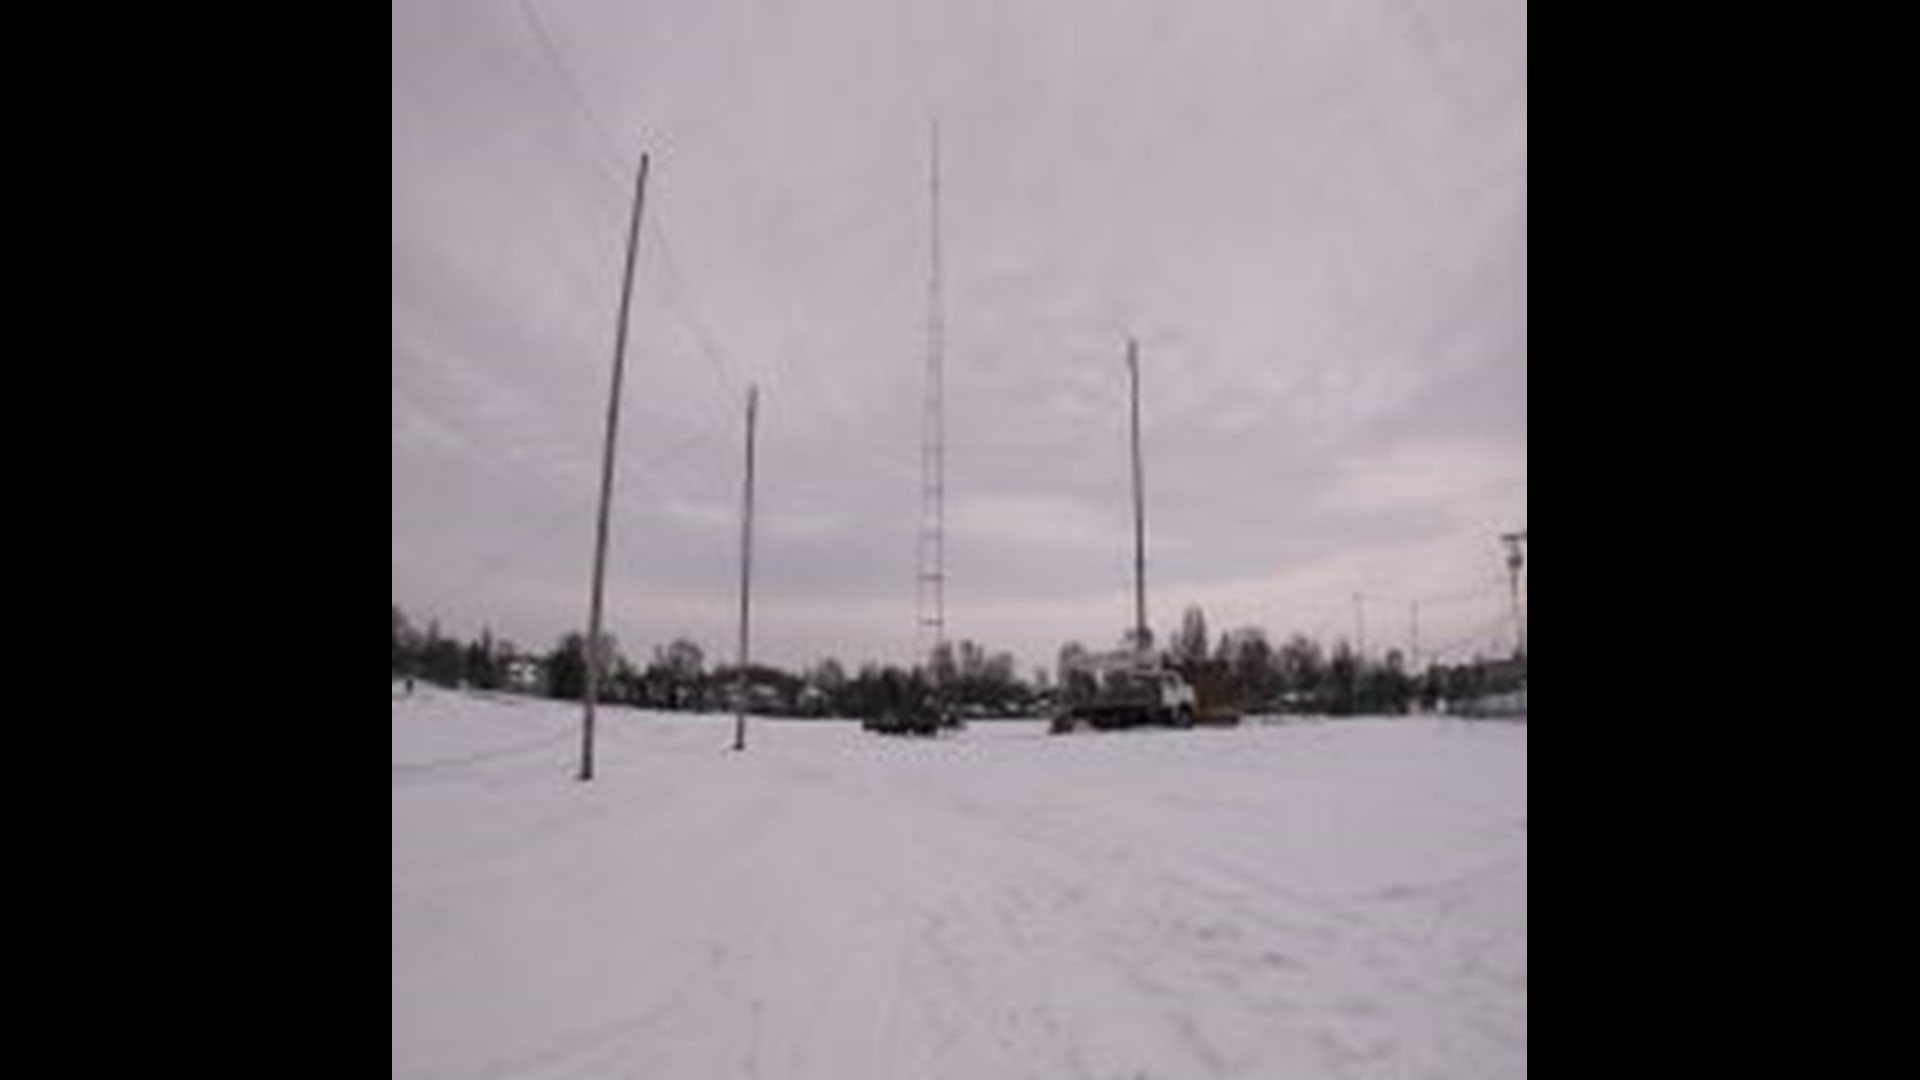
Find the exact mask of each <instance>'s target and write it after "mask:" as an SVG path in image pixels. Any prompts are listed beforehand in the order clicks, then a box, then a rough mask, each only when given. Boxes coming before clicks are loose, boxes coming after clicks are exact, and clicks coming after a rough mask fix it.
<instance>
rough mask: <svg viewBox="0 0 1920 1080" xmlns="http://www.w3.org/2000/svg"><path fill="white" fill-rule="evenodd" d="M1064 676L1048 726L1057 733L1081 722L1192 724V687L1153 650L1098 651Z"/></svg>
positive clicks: (1108, 725)
mask: <svg viewBox="0 0 1920 1080" xmlns="http://www.w3.org/2000/svg"><path fill="white" fill-rule="evenodd" d="M1063 675H1064V676H1065V681H1064V682H1063V684H1062V686H1061V691H1062V694H1063V699H1062V701H1061V703H1060V708H1059V709H1058V710H1057V711H1056V712H1055V713H1054V716H1053V722H1052V724H1051V727H1050V729H1051V730H1052V732H1053V733H1054V734H1056V735H1060V734H1065V733H1067V732H1070V731H1073V730H1075V729H1077V728H1081V727H1091V728H1095V729H1098V730H1102V731H1105V730H1108V729H1112V728H1129V727H1140V726H1143V725H1158V726H1163V727H1183V728H1184V727H1192V726H1193V721H1194V714H1195V699H1194V693H1193V687H1192V686H1190V685H1188V683H1187V680H1186V679H1185V678H1182V677H1181V675H1180V673H1179V672H1177V671H1175V670H1173V669H1172V668H1170V667H1168V666H1167V665H1166V663H1165V662H1164V661H1163V660H1162V659H1161V657H1160V656H1159V655H1158V654H1156V653H1152V652H1144V651H1135V650H1131V649H1123V650H1120V651H1119V652H1113V653H1103V654H1098V655H1094V656H1090V657H1088V658H1087V659H1086V660H1085V661H1084V662H1082V663H1080V664H1077V665H1075V666H1073V667H1071V668H1069V669H1067V671H1065V672H1063Z"/></svg>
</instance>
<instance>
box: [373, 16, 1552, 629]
mask: <svg viewBox="0 0 1920 1080" xmlns="http://www.w3.org/2000/svg"><path fill="white" fill-rule="evenodd" d="M1526 79H1527V65H1526V8H1525V5H1524V3H1521V2H1519V0H1469V2H1450V3H1447V4H1431V3H1422V2H1417V0H1394V2H1388V0H1375V2H1355V0H1298V2H1289V3H1283V4H1274V3H1270V2H1266V0H1258V2H1256V0H1244V2H1237V0H1217V2H1210V3H1200V4H1191V3H1161V2H1149V0H1126V2H1115V3H1103V4H1100V5H1087V4H1084V3H1071V2H1064V0H1062V2H1033V0H1028V2H1019V3H1015V2H1012V0H1003V2H979V3H898V2H892V0H886V2H882V0H833V2H823V3H813V4H806V5H776V4H764V3H756V2H749V0H702V2H694V0H686V2H675V0H659V2H649V3H640V4H633V3H616V2H612V0H524V3H523V2H521V0H481V2H472V3H468V2H461V3H454V2H432V0H397V2H396V3H395V4H394V8H393V342H392V356H393V576H394V597H395V599H396V600H397V601H398V602H400V603H402V604H403V605H405V606H408V607H409V608H410V609H413V610H416V611H418V612H420V613H422V614H426V613H435V614H438V615H440V616H441V617H442V619H443V620H445V621H446V622H447V623H449V624H450V625H452V626H455V627H458V628H461V629H463V630H464V631H466V632H473V631H475V630H477V629H478V627H479V626H480V625H481V624H482V623H483V622H484V623H489V624H491V625H493V627H494V628H495V630H496V631H497V632H502V633H506V634H507V635H509V636H512V637H515V638H517V639H519V640H521V641H522V642H523V643H525V644H530V645H545V644H547V643H549V642H550V641H551V640H552V639H553V638H554V637H555V636H557V635H558V634H559V633H561V632H562V631H564V630H565V629H568V628H570V627H573V626H576V625H578V623H579V622H580V621H581V620H582V618H583V615H582V612H583V611H584V607H585V593H586V563H587V558H586V557H587V554H588V547H589V542H590V538H591V527H592V503H593V496H594V486H595V484H596V482H597V467H598V453H599V434H600V424H601V416H602V410H603V409H604V394H605V390H606V379H607V367H608V363H609V360H610V358H611V352H612V342H613V329H614V327H613V323H614V317H615V310H616V304H617V292H618V285H619V268H620V259H621V255H622V244H623V242H624V225H625V216H626V199H627V196H628V185H629V184H630V178H629V176H628V172H629V171H630V169H631V167H632V160H633V159H634V158H635V157H637V154H638V152H639V151H640V150H641V149H642V148H645V149H648V150H650V151H651V152H652V153H653V154H654V175H653V177H652V183H651V184H650V188H649V192H648V207H647V215H648V218H647V220H648V226H647V230H646V234H645V236H644V238H643V242H642V254H641V265H640V280H639V286H638V292H637V295H636V298H635V311H634V318H633V334H634V336H633V340H632V343H631V346H630V355H629V365H630V368H629V376H628V378H629V382H628V394H627V398H626V401H625V410H626V416H625V421H624V427H623V432H622V444H621V454H620V479H621V483H620V488H619V495H618V502H617V503H616V527H615V548H614V560H613V569H612V573H611V576H610V589H611V591H612V592H611V596H610V602H611V604H612V609H613V621H612V626H613V629H614V630H615V632H617V633H618V634H619V635H620V636H621V638H622V640H623V641H625V642H626V643H627V645H628V648H629V650H630V651H643V650H644V649H645V648H646V647H648V646H649V645H651V644H652V643H655V642H657V641H660V640H662V639H664V638H665V637H667V636H670V635H673V634H677V633H689V634H693V635H695V636H697V637H699V638H701V639H702V640H703V641H704V642H705V643H706V644H707V645H708V647H709V648H711V649H718V648H720V647H721V646H722V644H723V643H724V642H726V641H729V640H731V633H730V629H729V626H728V620H729V619H730V617H731V611H732V605H733V603H734V597H733V588H734V584H733V582H734V577H733V573H734V571H733V562H732V560H733V558H734V555H735V553H734V550H733V548H734V544H735V542H736V536H737V520H736V515H737V512H738V498H739V469H740V462H739V453H740V451H739V446H738V442H739V436H740V431H739V426H740V415H739V414H740V410H741V405H742V401H741V399H742V398H743V396H744V393H745V387H746V385H747V384H748V383H749V382H756V383H758V384H760V386H761V387H762V393H763V403H762V421H763V428H762V432H761V445H762V449H763V458H762V462H761V474H762V476H761V493H762V503H761V513H762V517H761V525H760V536H761V538H762V545H761V548H760V551H759V553H758V562H759V574H758V581H759V584H760V593H759V599H758V604H759V608H758V610H759V611H760V613H761V619H760V621H759V624H758V626H757V629H756V637H757V639H758V640H759V641H761V642H762V643H763V646H764V648H765V650H766V651H767V653H768V654H769V655H772V656H773V657H774V658H776V659H780V660H785V661H788V662H793V661H802V660H806V659H810V658H812V657H814V656H816V655H818V654H823V653H825V652H828V651H834V652H838V653H840V654H841V655H842V656H843V657H846V656H852V657H860V656H868V655H872V656H882V657H890V658H894V659H904V658H905V657H906V656H907V655H908V654H909V652H910V650H911V648H912V645H913V640H914V634H913V630H914V627H913V610H912V607H913V597H914V591H913V571H914V566H913V560H914V548H913V542H914V527H915V522H916V520H917V516H918V512H919V504H918V489H919V460H918V452H919V439H920V404H921V393H922V363H923V357H924V348H925V346H924V335H925V318H926V258H927V255H926V251H927V239H926V231H927V204H926V190H925V189H926V149H927V123H928V119H929V117H931V116H934V115H937V116H939V118H940V122H941V128H942V141H943V153H944V157H945V165H946V168H945V176H944V183H945V191H944V206H943V218H944V223H945V233H946V235H945V244H946V270H947V288H946V297H947V321H948V350H947V354H948V386H947V390H948V426H949V446H948V489H949V492H950V503H949V514H948V521H949V539H948V549H949V563H950V572H951V584H950V589H949V604H950V619H949V621H950V624H951V628H952V632H953V633H954V634H955V635H959V636H969V637H975V638H979V639H982V640H985V641H987V642H988V643H990V644H992V645H995V646H998V647H1013V648H1016V649H1018V650H1019V651H1021V652H1022V654H1023V655H1024V657H1025V658H1026V659H1027V660H1028V661H1029V662H1040V661H1042V660H1044V659H1046V658H1048V657H1050V656H1051V654H1052V650H1053V648H1054V646H1056V645H1057V644H1058V643H1059V642H1060V641H1062V640H1064V639H1066V638H1069V637H1072V638H1078V639H1081V640H1085V641H1088V642H1096V643H1105V642H1107V641H1110V640H1112V639H1113V637H1114V636H1115V635H1117V632H1118V630H1119V627H1120V626H1121V624H1122V623H1123V622H1124V621H1125V619H1126V617H1127V615H1126V612H1127V604H1126V596H1125V590H1126V587H1127V582H1128V573H1129V567H1130V560H1131V551H1130V548H1129V546H1128V545H1129V536H1130V534H1129V531H1128V530H1129V518H1128V514H1129V508H1128V504H1127V501H1126V500H1127V498H1128V477H1127V472H1126V458H1125V452H1126V444H1125V440H1126V427H1125V414H1124V406H1125V398H1124V394H1125V383H1124V368H1123V366H1122V363H1121V358H1122V356H1123V353H1124V348H1125V344H1124V343H1125V340H1126V338H1127V337H1128V336H1129V335H1133V336H1137V337H1138V338H1139V340H1140V342H1141V347H1142V351H1143V366H1144V373H1143V374H1144V382H1145V386H1146V390H1147V395H1148V397H1147V404H1146V430H1145V439H1146V444H1147V454H1148V458H1147V472H1148V477H1147V482H1148V488H1149V493H1150V499H1151V506H1150V522H1151V524H1150V532H1151V536H1152V552H1151V555H1150V558H1151V563H1152V567H1153V614H1154V618H1155V621H1156V622H1157V623H1158V624H1159V625H1161V626H1162V627H1163V628H1167V627H1170V625H1171V624H1172V623H1173V622H1174V621H1175V620H1177V617H1178V613H1179V608H1180V607H1181V606H1182V605H1184V604H1185V603H1187V602H1190V601H1191V602H1201V603H1204V604H1206V605H1207V606H1208V610H1209V614H1210V615H1211V616H1212V617H1213V622H1214V623H1215V625H1216V626H1222V625H1228V624H1230V623H1232V622H1238V621H1245V622H1259V623H1262V624H1265V625H1268V626H1269V627H1270V628H1271V629H1273V630H1274V631H1276V632H1286V631H1287V630H1289V629H1307V630H1313V631H1316V632H1320V631H1324V630H1327V629H1328V628H1331V629H1332V630H1333V631H1335V632H1341V633H1344V632H1347V631H1348V629H1350V623H1351V618H1350V611H1351V606H1352V605H1351V597H1352V594H1353V593H1355V592H1362V593H1367V594H1370V595H1378V596H1380V597H1382V598H1383V599H1382V600H1381V601H1380V603H1381V604H1383V605H1384V604H1387V603H1389V600H1388V599H1386V598H1392V599H1391V601H1390V602H1391V603H1392V604H1393V605H1395V606H1396V608H1398V607H1404V606H1405V604H1404V602H1405V601H1408V600H1411V599H1412V598H1415V597H1420V596H1430V597H1442V596H1454V595H1459V594H1462V593H1472V592H1475V591H1478V592H1482V593H1484V592H1485V591H1486V589H1487V586H1488V583H1489V580H1491V581H1492V583H1493V584H1495V585H1497V583H1498V573H1499V567H1498V558H1499V552H1498V547H1497V544H1496V543H1495V541H1494V536H1495V534H1496V533H1497V532H1499V531H1500V530H1502V529H1504V528H1508V527H1511V526H1512V525H1514V524H1517V523H1520V522H1524V520H1525V518H1526V513H1527V506H1526V473H1527V466H1526V459H1527V450H1526V439H1527V433H1526V417H1527V409H1526V397H1527V318H1526V311H1527V287H1526V282H1527V254H1526V252H1527V208H1526V186H1527V185H1526V171H1527V94H1526ZM1490 575H1491V577H1490ZM1498 603H1499V598H1498V597H1497V596H1494V597H1492V598H1491V599H1490V600H1487V601H1485V602H1484V603H1480V604H1479V606H1475V605H1474V604H1461V603H1455V604H1453V605H1451V606H1452V607H1453V608H1454V609H1455V610H1453V611H1445V610H1442V609H1443V608H1445V607H1447V606H1448V605H1442V604H1438V603H1436V604H1435V609H1434V613H1433V615H1432V618H1433V620H1434V622H1435V625H1434V628H1433V631H1432V632H1433V634H1434V635H1435V637H1436V639H1437V638H1438V636H1440V635H1442V634H1446V633H1454V634H1456V635H1458V634H1467V633H1468V632H1470V631H1471V630H1473V629H1474V628H1475V627H1477V626H1483V625H1485V624H1487V622H1488V618H1489V613H1491V615H1493V616H1497V615H1498V613H1499V608H1498ZM1383 610H1384V609H1383ZM1343 620H1345V622H1344V624H1343ZM1402 621H1404V620H1402Z"/></svg>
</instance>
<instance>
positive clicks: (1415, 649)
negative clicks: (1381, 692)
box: [1407, 600, 1420, 671]
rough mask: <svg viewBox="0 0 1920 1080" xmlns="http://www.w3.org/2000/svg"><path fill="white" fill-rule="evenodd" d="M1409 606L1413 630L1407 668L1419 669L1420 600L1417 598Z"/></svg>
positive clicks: (1409, 643)
mask: <svg viewBox="0 0 1920 1080" xmlns="http://www.w3.org/2000/svg"><path fill="white" fill-rule="evenodd" d="M1409 606H1410V608H1411V610H1412V615H1411V622H1412V625H1413V632H1412V634H1411V635H1410V636H1409V641H1408V647H1407V670H1409V671H1418V670H1420V601H1418V600H1415V601H1413V602H1412V603H1411V604H1410V605H1409Z"/></svg>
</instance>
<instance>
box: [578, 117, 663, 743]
mask: <svg viewBox="0 0 1920 1080" xmlns="http://www.w3.org/2000/svg"><path fill="white" fill-rule="evenodd" d="M646 201H647V155H646V154H641V155H640V173H639V178H638V179H637V180H635V181H634V185H633V225H632V227H631V228H630V229H629V230H628V232H627V269H626V275H625V278H624V280H623V281H622V282H621V285H620V322H619V325H618V327H617V328H616V329H615V331H614V345H613V387H612V389H611V390H610V391H609V392H608V394H607V438H606V445H605V447H604V448H603V450H602V452H601V455H600V515H599V520H598V521H597V522H596V523H595V525H594V530H593V596H592V599H591V600H590V601H589V604H588V608H587V642H586V651H587V658H586V659H587V665H586V666H587V685H586V690H585V694H584V695H583V696H584V697H585V698H586V716H585V718H584V719H583V721H582V723H581V725H580V779H581V780H582V781H586V780H591V779H593V710H594V706H595V705H596V704H597V703H598V702H599V699H600V674H601V672H600V659H601V658H600V651H601V650H600V616H601V597H602V595H603V592H604V587H605V585H606V579H607V511H608V508H609V506H610V505H611V503H612V501H613V448H614V443H615V442H616V440H617V439H618V438H619V435H620V382H621V378H622V376H623V375H624V374H625V372H626V366H627V316H628V314H629V313H630V312H631V310H632V306H633V268H634V262H635V260H636V257H637V256H638V255H639V251H640V213H641V210H642V209H643V208H644V207H645V205H646Z"/></svg>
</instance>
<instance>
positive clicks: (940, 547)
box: [917, 121, 947, 658]
mask: <svg viewBox="0 0 1920 1080" xmlns="http://www.w3.org/2000/svg"><path fill="white" fill-rule="evenodd" d="M932 149H933V158H932V170H931V182H930V184H929V206H930V213H931V217H932V235H933V244H932V248H931V252H930V255H931V260H930V266H929V270H928V274H927V390H926V404H925V406H924V409H923V411H922V416H921V426H920V542H919V575H918V589H917V595H918V603H917V607H918V612H919V639H920V645H921V647H922V648H921V651H922V654H923V658H924V656H925V655H928V654H929V653H930V650H932V649H934V648H937V647H939V646H940V645H941V644H943V643H944V642H945V641H946V639H947V592H946V589H947V569H946V559H947V550H946V543H947V540H946V456H947V445H946V443H947V433H946V400H945V398H946V392H945V378H946V371H945V368H946V313H945V311H944V310H943V306H942V295H941V291H942V281H941V266H940V124H939V121H935V122H934V124H933V132H932Z"/></svg>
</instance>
